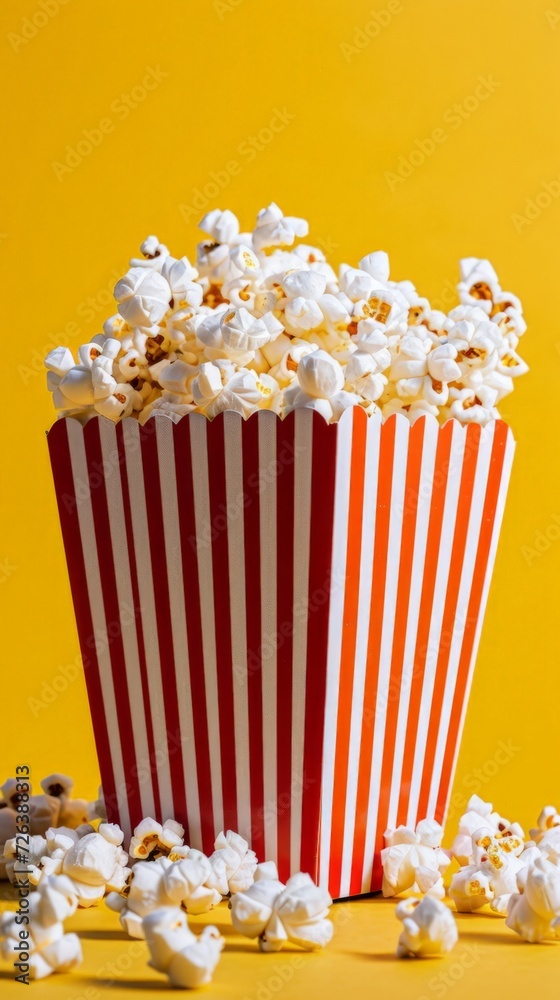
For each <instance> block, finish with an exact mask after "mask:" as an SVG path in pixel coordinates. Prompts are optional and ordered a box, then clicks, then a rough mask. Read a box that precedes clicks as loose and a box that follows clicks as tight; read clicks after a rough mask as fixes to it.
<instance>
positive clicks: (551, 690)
mask: <svg viewBox="0 0 560 1000" xmlns="http://www.w3.org/2000/svg"><path fill="white" fill-rule="evenodd" d="M44 3H45V5H46V8H47V9H48V10H50V11H51V12H52V11H53V10H54V8H55V7H56V0H44ZM387 10H392V12H393V13H392V14H390V16H388V15H387V13H385V14H380V15H379V17H378V18H377V21H375V20H374V19H373V15H372V12H373V13H375V11H378V12H379V11H385V12H387ZM38 12H41V13H39V16H37V15H38ZM33 18H34V21H35V24H34V21H33V20H30V21H26V20H25V19H33ZM381 22H384V26H382V27H379V25H380V23H381ZM387 22H388V23H387ZM29 25H31V27H29ZM37 25H39V26H38V27H37ZM24 30H25V31H26V33H27V35H29V36H31V37H29V39H25V38H24V36H23V34H22V32H23V31H24ZM368 31H369V34H368ZM0 45H1V46H2V53H3V58H2V69H1V74H2V79H1V91H0V92H1V93H2V101H3V129H4V133H5V135H6V137H7V141H6V142H5V144H4V150H3V154H2V158H1V161H0V170H1V171H2V175H3V176H2V181H3V183H2V209H1V215H0V266H1V270H2V284H3V293H2V299H1V309H2V322H3V334H2V342H3V351H2V400H1V406H2V428H3V430H2V462H1V469H2V477H3V487H2V493H3V497H2V502H3V516H2V522H1V523H2V541H1V548H0V563H1V568H0V596H1V601H2V609H3V614H4V615H5V619H4V620H5V625H4V629H3V633H2V639H3V641H2V652H3V654H4V668H3V686H2V695H3V697H2V703H3V704H2V721H1V723H0V740H1V744H0V765H1V766H0V771H1V777H2V778H3V777H4V775H8V774H10V773H12V772H13V768H14V767H15V765H16V764H18V763H28V764H30V765H31V767H32V771H33V774H34V777H35V781H36V784H38V782H39V780H40V778H41V777H42V776H43V775H44V774H45V773H47V772H49V771H52V770H58V769H60V770H63V771H66V772H69V773H71V774H72V775H73V777H74V778H75V780H76V791H77V792H78V793H79V794H83V795H86V796H88V797H93V796H94V793H95V791H96V786H97V782H98V774H97V765H96V759H95V752H94V745H93V738H92V734H91V726H90V722H89V715H88V708H87V702H86V695H85V687H84V684H83V682H82V679H81V677H79V676H78V677H77V679H74V680H73V681H72V682H71V683H68V684H67V686H66V689H65V690H64V691H62V692H61V693H60V694H59V695H58V696H57V697H56V698H55V700H54V701H53V702H52V704H50V705H49V706H48V707H47V706H46V705H45V706H44V707H42V708H41V707H38V706H37V704H36V702H35V701H33V699H38V700H41V701H44V698H45V689H44V688H42V685H43V684H44V682H47V683H48V685H52V684H53V682H55V683H58V686H59V687H60V686H61V682H60V680H59V681H58V682H57V681H56V679H57V678H60V677H61V676H62V675H61V668H62V667H68V666H69V665H72V664H75V663H76V662H77V660H76V658H77V654H78V644H77V637H76V631H75V626H74V620H73V614H72V608H71V602H70V593H69V587H68V583H67V576H66V567H65V563H64V556H63V550H62V542H61V536H60V531H59V527H58V521H57V513H56V507H55V501H54V494H53V489H52V484H51V476H50V469H49V465H48V457H47V448H46V441H45V437H44V432H45V430H46V429H47V428H48V427H49V425H50V424H51V422H52V418H53V411H52V409H51V403H50V398H49V396H48V394H47V392H46V389H45V386H44V375H43V373H42V369H41V364H40V359H41V357H42V356H43V355H44V353H45V351H46V350H48V349H50V347H52V346H54V344H56V343H64V344H68V345H69V346H70V347H73V348H75V347H77V346H78V344H80V343H83V342H86V341H88V340H89V339H91V336H92V335H93V334H95V333H97V332H98V331H99V329H100V325H101V322H102V320H103V319H104V318H105V317H106V316H107V315H109V314H110V312H111V311H112V310H111V307H110V305H108V301H109V292H108V290H109V289H110V288H112V286H113V284H114V281H115V278H116V277H117V276H118V273H122V272H124V270H125V268H126V265H127V261H128V258H129V257H130V256H132V255H133V254H134V253H135V252H136V250H137V247H138V245H139V243H140V241H141V240H142V239H143V238H144V237H145V236H146V235H147V234H148V233H151V232H155V233H157V234H158V236H159V237H160V239H162V240H163V241H164V242H165V243H166V244H167V245H168V246H169V247H170V249H171V251H172V252H173V253H175V254H177V255H181V254H183V253H187V255H188V256H191V257H192V256H194V245H195V243H196V241H197V239H198V235H199V234H198V233H197V229H196V221H197V218H198V216H200V215H202V212H203V210H207V209H208V208H210V207H214V206H216V205H218V206H220V207H230V208H232V209H233V210H234V211H236V212H237V213H238V214H239V215H240V217H241V220H242V224H243V226H244V227H246V228H250V227H251V225H252V223H253V220H254V216H255V214H256V212H257V210H258V209H259V208H261V207H262V206H263V205H265V204H267V203H268V202H269V201H270V200H272V199H274V200H276V201H277V202H278V203H279V204H280V205H281V207H282V208H283V209H284V211H285V212H286V213H288V214H294V215H303V216H304V217H306V218H308V219H309V220H310V224H311V234H310V242H314V241H317V242H319V244H320V245H322V246H324V247H325V248H326V249H327V251H328V253H329V256H330V257H332V258H333V260H334V261H336V262H339V261H349V262H352V263H355V262H356V261H357V259H358V258H359V257H360V256H362V255H363V254H364V253H366V252H368V251H370V250H374V249H378V248H384V249H386V250H387V251H388V252H389V254H390V258H391V264H392V277H394V278H410V279H412V280H414V281H415V283H416V284H417V286H418V288H419V289H420V290H421V291H422V292H423V293H424V294H426V295H427V296H428V297H429V298H431V299H432V300H440V301H441V300H443V301H446V299H448V297H449V290H450V288H451V287H452V286H453V285H454V284H455V282H456V278H457V262H458V259H459V258H460V257H461V256H467V255H479V256H485V257H489V258H490V259H491V261H492V262H493V264H494V265H495V267H496V269H497V271H498V274H499V276H500V278H501V282H502V286H503V287H504V288H507V289H509V290H511V291H514V292H515V293H516V294H518V295H519V296H520V297H521V298H522V300H523V302H524V305H525V310H526V316H527V320H528V324H529V331H528V333H527V334H526V336H525V338H524V341H523V342H522V346H521V352H522V354H523V356H524V357H525V358H526V359H527V360H528V362H529V364H530V366H531V374H530V375H529V376H527V377H525V378H523V379H522V380H521V382H520V383H519V387H518V388H517V390H516V392H515V393H514V395H513V396H512V397H509V398H508V399H507V400H506V401H505V404H504V406H503V415H504V417H505V419H506V420H507V421H508V422H510V423H511V425H512V427H513V429H514V432H515V435H516V438H517V441H518V451H517V456H516V462H515V466H514V476H513V482H512V486H511V491H510V495H509V500H508V506H507V512H506V517H505V522H504V527H503V533H502V538H501V542H500V547H499V551H498V561H497V567H496V572H495V576H494V580H493V585H492V589H491V593H490V601H489V607H488V613H487V618H486V623H485V628H484V631H483V636H482V643H481V648H480V653H479V657H478V664H477V670H476V674H475V681H474V687H473V692H472V699H471V702H470V707H469V711H468V716H467V722H466V730H465V735H464V740H463V744H462V750H461V755H460V759H459V765H458V772H457V777H456V781H455V787H454V803H455V805H454V806H453V807H452V811H453V812H454V814H455V818H457V816H458V814H459V812H460V811H461V810H462V807H463V805H464V803H465V802H466V799H467V798H468V796H469V795H470V794H471V793H472V792H473V791H479V792H480V794H482V795H483V796H485V797H488V798H490V799H491V800H493V801H494V802H495V803H496V804H497V805H498V807H499V808H500V810H501V811H502V812H503V813H504V814H505V815H507V816H509V817H510V818H517V819H519V820H520V821H521V822H522V823H523V824H524V825H526V826H528V825H529V824H530V823H532V822H534V820H535V818H536V815H537V813H538V811H539V809H540V807H541V806H542V804H543V803H544V802H548V801H549V800H552V801H556V803H557V805H558V806H559V807H560V788H559V780H558V755H557V747H558V692H559V684H558V671H559V661H558V634H559V630H558V576H559V572H560V490H559V487H560V466H559V463H558V457H557V456H558V443H559V431H558V399H559V391H558V384H559V379H560V328H559V326H558V303H557V296H558V265H559V254H558V242H559V237H560V230H559V222H560V197H558V195H560V137H559V129H558V112H557V108H558V101H559V99H560V73H559V65H560V3H559V2H558V0H468V2H467V0H402V3H399V2H397V0H391V3H389V2H388V0H345V2H344V3H334V2H330V3H329V2H326V0H282V2H278V0H267V2H266V3H265V2H260V3H258V2H257V0H224V2H223V3H220V2H216V3H213V2H212V0H199V2H197V3H195V2H190V3H189V2H186V0H158V2H157V3H154V2H152V0H135V2H128V0H127V2H120V3H115V2H114V0H95V2H93V0H91V2H88V0H67V2H66V3H65V4H61V5H60V8H59V10H58V12H55V13H54V14H53V16H49V15H48V14H45V13H44V9H43V10H42V8H41V3H40V0H14V2H12V3H10V4H3V5H2V11H1V15H0ZM150 67H151V68H152V70H156V75H155V76H152V78H151V80H150V81H149V82H150V86H153V83H152V81H153V80H154V79H157V78H158V77H159V81H158V82H157V84H156V85H155V89H152V90H150V91H147V90H145V89H142V88H143V83H142V81H143V80H144V79H145V78H146V74H147V73H148V72H149V68H150ZM481 77H482V78H484V79H485V80H487V81H488V79H489V78H490V85H489V86H487V89H486V91H485V93H486V96H485V97H484V99H480V96H481V94H482V91H481V90H480V89H479V90H478V91H477V87H479V83H480V78H481ZM138 87H140V88H141V89H140V90H137V89H136V90H135V88H138ZM490 91H491V92H490ZM477 93H478V97H477V96H476V95H477ZM122 95H135V96H132V102H133V103H135V104H136V106H135V107H133V108H128V110H127V109H126V107H125V105H124V104H123V98H122ZM473 95H474V96H473ZM456 103H458V104H460V105H462V107H463V108H464V112H463V113H464V115H465V117H464V118H461V117H459V118H457V112H456V111H455V110H454V105H455V104H456ZM123 109H124V110H123ZM278 111H280V112H281V116H282V118H283V119H284V124H283V125H282V127H281V129H280V130H279V131H278V132H276V133H272V132H269V131H268V128H269V123H270V122H271V120H272V119H274V124H275V125H276V126H277V127H278V122H279V120H280V119H279V118H278V117H276V118H275V115H277V113H278ZM459 114H460V113H459ZM102 120H103V121H104V125H103V126H102V129H104V130H105V131H101V132H100V133H99V134H97V133H96V132H95V131H93V135H94V136H95V138H96V139H97V140H98V139H99V137H100V136H101V141H99V143H98V145H96V146H95V147H94V148H92V151H91V152H90V153H89V155H84V156H83V157H82V159H81V162H78V163H77V165H76V160H75V159H74V160H70V161H69V162H70V163H71V164H74V165H73V166H71V169H68V170H66V171H64V170H61V168H60V166H57V164H61V163H64V161H65V159H66V157H67V156H68V154H69V150H68V148H67V147H72V149H74V150H75V149H76V146H77V145H78V144H79V143H80V142H81V141H83V140H84V130H85V131H86V132H89V133H90V137H91V133H92V130H96V129H99V126H100V122H101V121H102ZM263 129H264V131H262V130H263ZM434 129H440V130H442V132H443V136H444V139H443V141H441V142H439V143H437V144H433V150H432V151H431V152H429V155H425V157H424V162H423V163H421V164H419V159H420V158H421V157H420V155H419V154H418V149H419V148H420V146H422V145H423V146H424V149H425V150H428V151H429V150H431V147H430V145H429V142H428V143H427V142H426V140H428V139H429V137H430V135H431V134H432V133H433V130H434ZM259 133H260V137H261V138H260V139H258V140H257V141H258V144H259V145H260V146H261V148H260V149H259V150H253V152H254V155H252V154H251V153H249V152H248V150H249V148H250V142H251V140H250V137H251V136H259ZM438 136H440V138H441V132H440V133H438ZM248 144H249V145H248ZM80 148H81V149H82V152H83V150H84V148H85V149H86V151H87V146H86V147H80ZM413 151H416V153H415V155H414V156H413V157H412V159H413V161H414V162H415V163H416V164H417V165H416V166H415V168H414V169H413V170H412V171H410V170H409V171H408V172H409V173H411V176H409V177H407V178H406V179H401V181H395V179H394V176H393V177H392V178H391V177H390V176H389V177H388V172H390V173H392V174H393V175H394V174H396V172H397V168H398V165H399V163H400V164H401V166H402V163H403V160H401V159H400V158H401V157H404V158H405V159H408V157H409V156H410V154H411V153H412V152H413ZM232 161H233V166H232ZM209 184H210V188H208V185H209ZM212 184H214V189H213V188H212ZM546 185H549V191H550V192H551V193H549V194H548V195H547V193H546ZM216 188H218V193H217V194H216V193H215V192H216ZM205 191H206V194H205V193H204V192H205ZM543 192H544V193H543ZM537 196H539V198H538V204H537V203H535V199H536V198H537ZM528 202H530V203H533V208H531V205H530V204H528ZM535 204H537V207H536V208H535V207H534V205H535ZM181 206H183V208H182V209H181ZM201 209H202V210H201ZM527 213H528V214H527ZM529 216H532V219H531V220H529ZM72 672H73V671H71V673H72ZM74 673H75V671H74ZM502 742H503V743H505V744H506V745H508V746H510V748H511V753H510V757H509V759H508V761H507V763H504V759H505V757H504V754H501V753H500V745H501V743H502ZM503 954H504V956H505V955H506V952H505V951H504V953H503ZM508 954H509V952H508ZM546 958H547V963H548V964H549V965H550V959H549V958H548V956H546ZM504 962H505V957H504ZM356 968H358V966H356ZM359 968H361V969H362V971H364V972H366V973H371V983H372V985H373V984H374V982H375V976H376V974H377V971H378V970H376V968H375V967H373V966H371V967H369V968H368V965H367V963H362V964H361V965H360V966H359ZM383 968H385V967H383ZM391 968H392V966H391ZM556 968H557V966H556ZM356 974H358V973H356ZM309 985H310V986H311V987H313V982H312V980H311V979H310V980H309ZM393 987H394V983H393ZM302 988H303V985H302ZM395 988H396V987H395ZM418 988H419V987H418ZM289 989H290V992H291V989H292V987H290V988H289ZM294 989H295V987H294ZM403 989H405V990H406V988H405V987H404V986H403ZM286 992H287V993H288V987H286ZM294 995H296V993H294ZM403 995H405V994H404V993H403ZM414 995H416V994H414ZM428 995H430V996H431V995H435V993H433V992H432V993H428ZM454 995H456V996H459V995H462V986H461V985H460V984H459V985H458V986H457V987H456V989H455V993H454ZM510 995H511V993H510Z"/></svg>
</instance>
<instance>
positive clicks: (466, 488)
mask: <svg viewBox="0 0 560 1000" xmlns="http://www.w3.org/2000/svg"><path fill="white" fill-rule="evenodd" d="M479 441H480V427H479V425H478V424H470V425H469V426H468V427H467V430H466V434H465V451H464V456H463V469H462V473H461V483H460V486H459V498H458V503H457V513H456V519H455V530H454V532H453V544H452V549H451V562H450V565H449V578H448V581H447V592H446V595H445V604H444V609H443V619H442V624H441V636H440V643H439V650H438V656H437V663H436V673H435V680H434V690H433V695H432V706H431V711H430V721H429V725H428V733H427V738H426V752H425V755H424V767H423V771H422V784H421V787H420V796H419V799H418V816H419V818H421V819H422V818H423V817H424V816H426V815H427V809H428V802H429V797H430V786H431V782H432V776H433V769H434V760H435V755H436V748H437V737H438V732H439V725H440V720H441V712H442V706H443V697H444V693H445V682H446V680H447V669H448V666H449V656H450V654H451V644H452V639H453V634H454V627H455V621H456V614H457V601H458V598H459V588H460V585H461V575H462V572H463V562H464V559H465V550H466V544H467V532H468V527H469V518H470V513H471V505H472V494H473V489H474V481H475V475H476V466H477V459H478V447H479Z"/></svg>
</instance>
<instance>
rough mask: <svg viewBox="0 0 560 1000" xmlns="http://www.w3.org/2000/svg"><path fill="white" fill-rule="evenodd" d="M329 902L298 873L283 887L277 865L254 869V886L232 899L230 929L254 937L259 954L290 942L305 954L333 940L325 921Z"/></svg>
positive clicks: (307, 879)
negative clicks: (302, 949)
mask: <svg viewBox="0 0 560 1000" xmlns="http://www.w3.org/2000/svg"><path fill="white" fill-rule="evenodd" d="M331 903H332V899H331V897H330V896H329V894H328V892H327V891H326V889H321V888H320V887H319V886H316V885H315V883H314V882H313V880H312V879H311V878H310V876H309V875H305V874H303V872H299V873H298V874H297V875H292V877H291V878H289V879H288V881H287V882H286V884H285V885H284V883H283V882H280V881H279V879H278V871H277V868H276V865H275V864H274V863H273V862H271V861H269V862H266V863H265V864H261V865H258V866H257V869H256V871H255V880H254V882H253V885H252V886H251V887H250V888H249V889H247V891H246V892H238V893H236V894H235V896H232V899H231V920H232V923H233V926H234V927H235V929H236V930H238V931H239V932H240V933H241V934H244V935H245V937H248V938H257V939H258V944H259V948H260V950H261V951H280V949H281V948H282V945H284V944H287V943H288V942H290V943H291V944H297V945H299V946H300V947H301V948H304V949H305V950H307V951H314V950H315V949H317V948H324V946H325V945H326V944H328V943H329V941H330V940H331V938H332V935H333V925H332V923H331V921H330V920H329V919H328V913H329V907H330V905H331Z"/></svg>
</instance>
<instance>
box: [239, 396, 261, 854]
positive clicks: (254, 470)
mask: <svg viewBox="0 0 560 1000" xmlns="http://www.w3.org/2000/svg"><path fill="white" fill-rule="evenodd" d="M242 432H243V433H242V445H243V501H244V513H243V528H244V546H245V601H246V619H247V620H246V630H247V702H248V712H249V777H250V785H251V830H250V831H248V835H247V839H248V840H249V841H250V843H251V846H252V848H253V850H254V851H256V853H257V855H258V856H259V858H260V857H262V848H263V846H264V765H263V703H262V649H261V582H260V581H261V560H260V494H259V421H258V414H256V415H254V416H252V417H250V418H249V419H248V420H247V421H246V422H245V423H244V424H243V427H242Z"/></svg>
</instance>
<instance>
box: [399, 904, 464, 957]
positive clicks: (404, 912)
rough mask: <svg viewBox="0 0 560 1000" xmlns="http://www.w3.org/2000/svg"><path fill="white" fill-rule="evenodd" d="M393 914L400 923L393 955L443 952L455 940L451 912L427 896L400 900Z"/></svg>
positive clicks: (405, 955) (457, 936)
mask: <svg viewBox="0 0 560 1000" xmlns="http://www.w3.org/2000/svg"><path fill="white" fill-rule="evenodd" d="M395 915H396V917H397V918H398V920H402V923H403V929H402V932H401V935H400V937H399V943H398V945H397V958H411V957H416V958H433V957H435V956H441V955H446V954H447V953H448V952H449V951H451V949H452V948H453V947H454V946H455V945H456V944H457V941H458V940H459V934H458V931H457V924H456V923H455V920H454V918H453V914H452V913H451V911H450V910H449V909H448V908H447V906H445V904H444V903H440V902H439V901H438V900H437V899H432V898H431V897H430V896H425V897H424V899H421V900H418V899H406V900H403V902H402V903H399V905H398V906H397V908H396V910H395Z"/></svg>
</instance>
